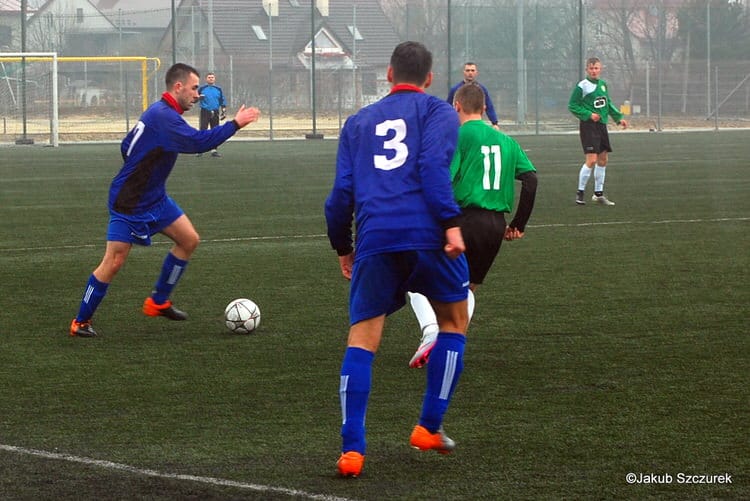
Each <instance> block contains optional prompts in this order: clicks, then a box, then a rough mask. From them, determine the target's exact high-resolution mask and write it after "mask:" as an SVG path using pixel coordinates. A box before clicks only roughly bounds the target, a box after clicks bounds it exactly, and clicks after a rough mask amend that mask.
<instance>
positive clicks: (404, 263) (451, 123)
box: [325, 42, 469, 476]
mask: <svg viewBox="0 0 750 501" xmlns="http://www.w3.org/2000/svg"><path fill="white" fill-rule="evenodd" d="M431 68H432V54H431V53H430V51H428V50H427V48H425V46H424V45H422V44H420V43H417V42H404V43H402V44H400V45H398V46H397V47H396V48H395V50H394V51H393V54H392V56H391V60H390V65H389V67H388V71H387V77H388V81H389V82H391V83H392V84H393V87H392V88H391V91H390V93H389V94H388V95H387V96H386V97H384V98H382V99H381V100H380V101H378V102H376V103H374V104H372V105H370V106H367V107H365V108H362V109H361V110H360V111H359V112H358V113H357V114H355V115H353V116H351V117H349V118H348V119H347V120H346V123H345V125H344V128H343V129H342V131H341V135H340V139H339V148H338V153H337V157H336V178H335V181H334V184H333V188H332V190H331V193H330V194H329V196H328V198H327V199H326V203H325V215H326V221H327V225H328V237H329V240H330V242H331V246H332V247H333V248H334V249H335V250H336V252H337V254H338V256H339V265H340V268H341V272H342V274H343V275H344V277H345V278H347V279H350V280H351V288H350V292H349V317H350V318H349V321H350V329H349V337H348V343H347V348H346V351H345V354H344V358H343V362H342V365H341V373H340V386H339V395H340V398H341V411H342V417H343V424H342V426H341V437H342V447H341V456H340V457H339V460H338V462H337V469H338V472H339V474H340V475H342V476H358V475H359V474H360V473H361V471H362V467H363V465H364V458H365V452H366V451H365V449H366V440H365V412H366V409H367V402H368V399H369V394H370V387H371V380H372V363H373V359H374V357H375V353H376V352H377V350H378V347H379V345H380V341H381V338H382V334H383V327H384V324H385V317H386V316H387V315H389V314H391V313H393V312H395V311H396V310H398V309H399V308H401V307H402V306H403V305H404V304H405V303H406V291H408V290H414V291H418V292H420V293H422V294H424V295H425V296H426V297H428V298H429V299H430V300H431V301H432V303H433V305H434V308H435V312H436V314H437V318H438V323H439V325H440V334H439V335H438V338H437V341H436V343H435V348H434V349H433V351H432V356H431V357H430V361H429V363H428V364H427V384H426V391H425V395H424V400H423V404H422V411H421V414H420V417H419V423H418V424H417V425H416V426H415V427H414V429H413V431H412V434H411V438H410V444H411V445H412V447H415V448H417V449H420V450H435V451H437V452H440V453H443V454H447V453H449V452H451V451H452V450H453V448H454V447H455V443H454V442H453V441H452V440H451V439H450V438H448V437H447V436H446V435H445V433H444V432H443V428H442V423H443V416H444V414H445V412H446V411H447V409H448V405H449V403H450V400H451V396H452V395H453V391H454V389H455V387H456V384H457V382H458V378H459V376H460V374H461V371H462V369H463V352H464V346H465V343H466V336H465V335H466V325H467V323H468V318H467V306H466V297H467V291H468V285H469V273H468V267H467V264H466V258H465V257H464V255H463V251H464V243H463V238H462V236H461V228H460V227H459V222H458V221H459V216H460V215H461V210H460V209H459V207H458V205H457V204H456V202H455V201H454V199H453V191H452V190H451V181H450V170H449V166H450V162H451V158H452V157H453V152H454V150H455V147H456V140H457V136H458V125H459V124H458V117H457V115H456V112H455V110H453V108H452V107H451V106H450V105H448V103H446V102H445V101H443V100H442V99H439V98H437V97H435V96H430V95H428V94H426V93H425V92H424V89H425V88H427V87H428V86H429V85H430V84H431V83H432V71H431ZM353 220H356V221H355V223H356V228H357V236H356V243H354V242H353V237H352V222H353Z"/></svg>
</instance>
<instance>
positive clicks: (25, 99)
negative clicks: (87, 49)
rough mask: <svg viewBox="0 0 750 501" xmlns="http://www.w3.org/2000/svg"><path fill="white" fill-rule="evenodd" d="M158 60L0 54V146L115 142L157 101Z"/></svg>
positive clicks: (42, 54) (122, 57) (48, 54)
mask: <svg viewBox="0 0 750 501" xmlns="http://www.w3.org/2000/svg"><path fill="white" fill-rule="evenodd" d="M159 66H160V61H159V59H158V58H153V57H145V56H112V57H99V56H80V57H76V56H73V57H69V56H58V55H57V54H55V53H39V52H36V53H34V52H26V53H2V52H0V120H2V123H0V127H1V129H0V143H14V142H15V143H16V144H29V143H34V144H36V143H40V144H49V145H51V146H57V145H58V144H59V142H60V141H63V142H65V141H69V142H81V141H88V140H91V139H93V138H95V139H97V140H109V139H111V140H119V139H121V138H122V136H123V135H124V134H125V133H127V131H128V130H130V129H131V128H132V126H133V125H135V122H136V121H137V120H138V117H139V116H140V114H141V112H142V111H143V110H145V109H146V107H147V106H148V104H149V103H150V102H151V101H152V100H155V99H156V97H157V96H156V90H155V89H158V88H159V86H158V84H157V82H156V80H157V71H158V69H159Z"/></svg>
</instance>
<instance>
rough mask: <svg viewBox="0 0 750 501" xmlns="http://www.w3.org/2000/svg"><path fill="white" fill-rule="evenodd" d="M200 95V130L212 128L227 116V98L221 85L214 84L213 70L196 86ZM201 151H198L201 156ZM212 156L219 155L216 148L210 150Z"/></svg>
mask: <svg viewBox="0 0 750 501" xmlns="http://www.w3.org/2000/svg"><path fill="white" fill-rule="evenodd" d="M198 94H199V95H200V99H201V101H200V106H201V115H200V118H199V122H198V128H199V129H200V130H206V129H208V128H209V127H210V128H211V129H213V128H214V127H218V126H219V120H224V119H225V118H226V116H227V100H226V99H225V98H224V92H222V90H221V87H219V86H218V85H216V75H215V74H214V72H213V71H209V72H208V73H206V83H205V84H204V85H201V86H200V87H199V88H198ZM202 155H203V153H198V156H202ZM211 156H212V157H221V153H219V151H218V150H217V149H215V148H214V150H213V151H212V152H211Z"/></svg>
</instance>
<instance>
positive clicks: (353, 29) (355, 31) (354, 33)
mask: <svg viewBox="0 0 750 501" xmlns="http://www.w3.org/2000/svg"><path fill="white" fill-rule="evenodd" d="M347 28H349V33H351V35H352V36H353V37H354V39H355V40H364V39H365V37H363V36H362V33H360V32H359V28H357V27H356V26H347Z"/></svg>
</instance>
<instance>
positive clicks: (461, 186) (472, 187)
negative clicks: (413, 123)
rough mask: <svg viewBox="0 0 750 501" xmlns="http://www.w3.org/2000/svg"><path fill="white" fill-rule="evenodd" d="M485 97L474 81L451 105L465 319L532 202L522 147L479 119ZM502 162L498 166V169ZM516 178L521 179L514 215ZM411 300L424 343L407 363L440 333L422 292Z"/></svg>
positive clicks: (424, 353)
mask: <svg viewBox="0 0 750 501" xmlns="http://www.w3.org/2000/svg"><path fill="white" fill-rule="evenodd" d="M485 103H486V101H485V97H484V93H483V92H482V89H481V88H480V87H478V86H477V85H476V84H466V85H464V86H463V87H461V88H460V89H458V91H457V92H456V97H455V101H454V106H455V107H456V111H457V112H458V118H459V121H460V122H461V128H460V129H459V131H458V147H457V148H456V154H455V155H454V157H453V161H452V162H451V167H450V170H451V178H452V180H453V192H454V194H455V197H456V201H457V202H458V205H459V206H460V207H461V210H462V211H463V217H462V219H461V229H462V231H463V237H464V242H465V243H466V261H467V262H468V263H469V281H470V282H471V283H470V285H469V297H468V308H469V313H468V315H469V321H471V317H472V316H473V314H474V304H475V302H474V292H475V291H476V289H477V287H478V286H479V285H481V284H482V283H484V279H485V277H486V276H487V273H488V272H489V270H490V268H491V267H492V263H493V262H494V261H495V258H496V257H497V255H498V253H499V252H500V246H501V244H502V243H503V240H507V241H510V240H517V239H520V238H523V236H524V233H525V231H526V223H528V221H529V218H530V217H531V212H532V210H533V208H534V201H535V200H536V188H537V176H536V169H535V168H534V165H533V164H532V163H531V161H530V160H529V158H528V157H527V156H526V153H525V152H524V151H523V149H522V148H521V146H520V145H519V144H518V143H517V142H516V141H515V140H514V139H513V138H511V137H509V136H507V135H505V134H503V133H502V132H500V131H498V130H494V129H493V128H492V127H489V126H488V125H487V124H486V123H484V122H483V121H482V112H483V111H484V109H485ZM501 166H502V168H501ZM516 181H519V182H520V183H521V193H520V196H519V198H518V207H517V208H516V212H515V215H514V216H513V219H512V220H511V221H510V222H509V223H508V224H506V220H505V216H506V214H509V213H510V212H511V211H512V210H513V202H514V199H515V184H516ZM409 301H410V303H411V307H412V309H413V310H414V314H415V315H416V317H417V321H418V322H419V327H420V329H421V332H422V341H421V343H420V345H419V347H418V348H417V351H416V352H415V353H414V356H412V358H411V360H410V361H409V367H414V368H419V367H422V366H424V365H425V364H426V363H427V360H428V359H429V357H430V351H431V350H432V349H433V348H434V346H435V340H436V338H437V335H438V330H439V329H438V321H437V318H436V316H435V312H434V311H433V308H432V306H431V305H430V302H429V301H428V300H427V298H425V297H424V296H423V295H422V294H419V293H416V292H409Z"/></svg>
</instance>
